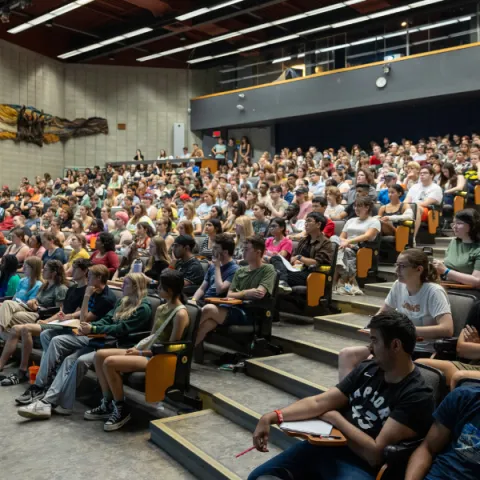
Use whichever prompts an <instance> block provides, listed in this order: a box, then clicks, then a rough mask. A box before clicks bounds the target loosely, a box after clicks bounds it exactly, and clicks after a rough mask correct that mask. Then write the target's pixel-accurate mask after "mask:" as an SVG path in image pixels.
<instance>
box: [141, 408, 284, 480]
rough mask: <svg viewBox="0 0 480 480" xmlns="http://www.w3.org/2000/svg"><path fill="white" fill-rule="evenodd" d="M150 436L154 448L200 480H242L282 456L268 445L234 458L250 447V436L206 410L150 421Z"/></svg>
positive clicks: (247, 431)
mask: <svg viewBox="0 0 480 480" xmlns="http://www.w3.org/2000/svg"><path fill="white" fill-rule="evenodd" d="M150 432H151V439H152V441H153V442H154V443H155V444H156V445H158V446H159V447H160V448H162V449H163V450H165V451H166V452H167V453H168V454H170V455H171V456H172V457H173V458H174V459H175V460H177V461H179V462H181V463H182V465H183V466H184V467H186V468H187V469H188V470H189V471H190V472H191V473H192V474H194V475H195V476H196V477H197V478H199V479H201V480H241V479H246V478H247V477H248V475H249V474H250V472H251V471H252V470H253V469H254V468H256V467H257V466H258V465H260V464H262V463H264V462H266V461H267V460H269V459H271V458H272V457H274V456H275V455H277V454H279V453H281V452H282V449H281V448H279V447H277V446H276V445H275V444H273V443H270V444H269V451H268V452H266V453H262V452H257V451H256V450H252V451H251V452H249V453H248V454H246V455H243V456H241V457H239V458H235V455H237V454H238V453H240V452H242V451H243V450H245V449H246V448H248V447H249V446H251V445H252V432H251V431H250V430H248V429H246V428H243V427H241V426H239V425H236V424H235V423H233V422H232V421H230V420H229V419H227V418H225V417H223V416H222V415H219V414H218V413H216V412H214V411H213V410H210V409H208V410H202V411H200V412H195V413H190V414H187V415H180V416H178V417H172V418H168V419H162V420H156V421H153V422H151V424H150ZM206 432H209V433H208V434H207V433H206Z"/></svg>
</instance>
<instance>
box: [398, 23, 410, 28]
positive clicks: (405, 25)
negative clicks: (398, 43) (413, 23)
mask: <svg viewBox="0 0 480 480" xmlns="http://www.w3.org/2000/svg"><path fill="white" fill-rule="evenodd" d="M400 26H402V27H403V28H405V27H408V22H402V23H401V24H400Z"/></svg>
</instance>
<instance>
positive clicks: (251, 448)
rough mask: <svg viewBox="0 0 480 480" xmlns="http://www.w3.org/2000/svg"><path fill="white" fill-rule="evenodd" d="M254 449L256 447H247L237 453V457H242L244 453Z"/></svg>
mask: <svg viewBox="0 0 480 480" xmlns="http://www.w3.org/2000/svg"><path fill="white" fill-rule="evenodd" d="M254 449H255V447H250V448H247V449H246V450H244V451H243V452H241V453H239V454H238V455H235V458H238V457H241V456H242V455H245V454H246V453H248V452H251V451H252V450H254Z"/></svg>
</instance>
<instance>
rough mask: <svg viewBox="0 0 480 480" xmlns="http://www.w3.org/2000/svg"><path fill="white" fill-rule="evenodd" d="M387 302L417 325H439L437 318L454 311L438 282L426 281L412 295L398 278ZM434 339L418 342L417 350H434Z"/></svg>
mask: <svg viewBox="0 0 480 480" xmlns="http://www.w3.org/2000/svg"><path fill="white" fill-rule="evenodd" d="M385 303H386V304H387V305H388V306H389V307H391V308H394V309H395V310H397V311H398V312H401V313H403V314H405V315H406V316H407V317H408V318H409V319H410V320H411V321H412V322H413V324H414V325H415V326H416V327H431V326H434V325H437V322H436V320H435V319H436V318H437V317H439V316H441V315H444V314H446V313H452V311H451V308H450V302H449V301H448V296H447V292H446V291H445V289H444V288H443V287H442V286H441V285H438V284H437V283H430V282H428V283H424V284H423V285H422V288H421V289H420V290H419V291H418V292H417V293H416V294H415V295H410V294H409V293H408V290H407V287H406V285H405V284H404V283H400V282H399V281H398V280H397V281H396V282H395V283H394V284H393V286H392V289H391V290H390V292H389V294H388V296H387V299H386V300H385ZM433 344H434V339H430V340H425V341H423V342H418V341H417V344H416V346H415V350H416V351H418V352H432V353H433V351H434V348H433Z"/></svg>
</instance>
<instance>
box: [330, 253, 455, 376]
mask: <svg viewBox="0 0 480 480" xmlns="http://www.w3.org/2000/svg"><path fill="white" fill-rule="evenodd" d="M395 268H396V273H397V278H398V280H397V281H396V282H395V283H394V284H393V286H392V289H391V290H390V292H389V294H388V296H387V298H386V300H385V304H384V305H383V306H382V307H381V308H380V310H379V312H378V313H382V312H389V311H392V310H397V311H398V312H400V313H403V314H405V315H406V316H407V317H408V318H409V319H410V320H411V321H412V322H413V324H414V325H415V328H416V335H417V343H416V346H415V352H414V357H415V358H419V357H430V356H431V355H432V353H433V352H434V348H433V344H434V342H435V340H437V339H439V338H443V337H451V336H452V335H453V319H452V312H451V308H450V302H449V300H448V296H447V293H446V291H445V289H444V288H443V287H442V286H441V285H439V283H438V280H439V278H438V273H437V271H436V270H435V268H434V267H433V265H432V264H430V263H429V260H428V256H427V254H426V253H424V252H423V251H421V250H418V249H410V250H406V251H404V252H402V253H401V254H400V255H399V256H398V259H397V263H396V264H395ZM370 353H371V352H370V350H369V348H368V347H347V348H344V349H343V350H341V351H340V354H339V359H338V368H339V376H340V379H343V378H344V377H345V376H346V375H348V373H350V371H351V370H352V369H353V368H354V367H355V366H356V365H358V364H359V363H360V362H362V361H364V360H366V359H367V358H369V356H370Z"/></svg>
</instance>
